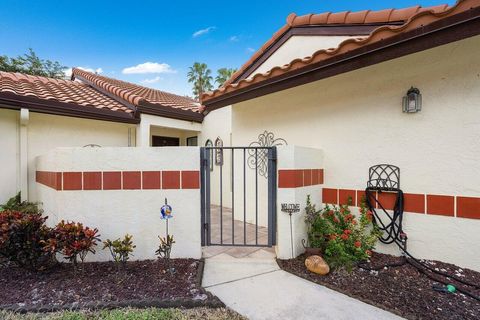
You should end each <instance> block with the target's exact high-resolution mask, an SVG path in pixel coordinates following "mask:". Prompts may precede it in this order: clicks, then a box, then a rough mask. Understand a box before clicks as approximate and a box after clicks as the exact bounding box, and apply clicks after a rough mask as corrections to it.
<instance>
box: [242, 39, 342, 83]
mask: <svg viewBox="0 0 480 320" xmlns="http://www.w3.org/2000/svg"><path fill="white" fill-rule="evenodd" d="M348 38H350V36H292V37H290V38H289V39H288V40H287V41H286V42H285V43H284V44H283V45H282V46H281V47H280V48H278V49H277V51H275V53H274V54H272V55H271V56H270V57H269V58H268V59H267V60H266V61H265V62H264V63H262V64H261V65H260V66H259V67H258V68H257V69H256V70H255V71H254V72H253V73H252V75H251V76H253V75H254V74H256V73H264V72H267V71H269V70H270V69H272V68H273V67H276V66H283V65H284V64H287V63H290V62H291V61H292V60H293V59H297V58H305V57H308V56H311V55H312V54H313V53H314V52H316V51H318V50H320V49H329V48H335V47H337V46H338V44H339V43H340V42H342V41H343V40H345V39H348ZM251 76H250V77H251Z"/></svg>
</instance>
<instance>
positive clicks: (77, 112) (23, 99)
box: [0, 92, 140, 124]
mask: <svg viewBox="0 0 480 320" xmlns="http://www.w3.org/2000/svg"><path fill="white" fill-rule="evenodd" d="M0 108H8V109H15V110H18V109H21V108H26V109H29V110H30V111H32V112H38V113H44V114H52V115H59V116H67V117H75V118H83V119H93V120H101V121H110V122H122V123H133V124H137V123H139V122H140V119H138V118H137V117H135V115H134V113H133V112H132V113H126V112H123V111H113V110H110V109H102V108H95V107H93V106H82V105H78V104H74V103H65V102H59V101H56V100H44V99H38V98H36V97H28V96H19V95H16V94H13V93H10V92H0Z"/></svg>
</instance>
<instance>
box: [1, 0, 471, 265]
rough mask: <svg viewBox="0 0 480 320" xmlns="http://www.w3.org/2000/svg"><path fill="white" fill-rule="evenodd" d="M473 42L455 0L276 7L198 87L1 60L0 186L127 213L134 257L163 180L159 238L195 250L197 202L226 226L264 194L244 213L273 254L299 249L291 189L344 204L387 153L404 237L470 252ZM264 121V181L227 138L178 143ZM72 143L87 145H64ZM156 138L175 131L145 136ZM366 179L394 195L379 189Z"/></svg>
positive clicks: (249, 134)
mask: <svg viewBox="0 0 480 320" xmlns="http://www.w3.org/2000/svg"><path fill="white" fill-rule="evenodd" d="M479 56H480V0H463V1H459V2H458V3H457V4H456V5H454V6H448V5H441V6H436V7H428V8H422V7H420V6H416V7H409V8H404V9H387V10H382V11H369V10H365V11H359V12H340V13H330V12H327V13H320V14H309V15H305V16H296V15H295V14H291V15H289V16H288V17H287V23H286V24H285V26H283V27H282V28H281V29H280V30H278V32H276V33H275V34H274V35H273V36H272V38H271V39H269V40H268V41H267V42H266V43H265V44H264V45H263V46H262V47H261V48H260V49H259V50H258V52H256V53H255V54H254V55H253V56H252V57H251V59H249V60H248V61H247V62H246V63H245V64H244V65H243V66H242V67H241V68H240V69H239V70H238V71H237V72H236V73H235V74H234V75H233V76H232V78H231V79H230V80H228V81H227V83H226V84H225V85H224V86H223V87H221V88H219V89H217V90H215V91H213V92H209V93H206V94H204V95H203V96H202V97H201V104H199V103H196V102H195V101H192V100H190V99H188V98H185V97H179V96H176V95H172V94H169V93H165V92H162V91H159V90H154V89H148V88H144V87H141V86H138V85H134V84H130V83H126V82H123V81H119V80H115V79H111V78H107V77H103V76H100V75H95V74H92V73H89V72H86V71H83V70H79V69H74V70H73V75H72V81H67V80H53V79H47V78H41V77H31V76H25V75H18V74H9V73H1V72H0V124H1V125H0V130H1V133H2V141H1V146H2V149H3V150H4V152H3V153H2V154H0V159H1V163H2V164H3V166H2V170H1V171H0V178H1V179H2V181H9V183H6V184H2V185H0V202H1V201H3V200H5V199H6V198H8V197H9V196H11V195H13V194H14V193H15V192H16V191H18V190H21V191H22V196H24V197H27V196H28V199H31V200H40V201H42V202H43V203H44V205H45V208H46V211H50V212H51V213H49V214H51V215H53V216H55V217H56V218H57V219H60V218H65V219H74V218H76V217H82V219H83V220H84V221H85V223H87V224H91V225H95V226H98V227H99V229H100V230H102V228H103V230H107V231H103V233H104V234H105V233H106V234H107V235H109V236H112V237H113V236H120V235H121V234H122V232H123V233H125V232H127V231H128V232H130V233H132V234H134V235H135V237H136V238H137V239H139V241H140V243H138V244H137V248H138V250H140V252H139V253H138V255H137V258H142V257H147V258H148V257H151V252H152V245H151V243H152V242H154V241H155V239H156V233H155V232H156V231H155V230H158V229H159V222H158V221H156V220H155V219H156V218H155V217H156V215H157V214H158V212H157V211H158V208H159V207H160V206H161V204H162V203H163V199H164V197H167V196H168V197H169V201H171V202H174V203H176V205H177V210H178V212H181V213H179V214H178V217H179V218H178V220H177V224H176V225H173V226H172V230H174V233H175V235H176V236H177V247H178V249H177V250H178V251H176V252H174V256H185V257H186V256H188V257H199V255H200V254H201V250H200V246H201V244H205V238H204V235H203V232H204V231H202V230H204V227H205V226H207V225H208V222H209V220H208V219H207V220H206V221H205V220H204V219H205V204H212V205H217V206H219V207H221V208H223V207H228V208H229V210H231V211H232V212H231V213H230V217H231V219H232V224H231V226H232V227H231V229H235V227H234V220H242V215H243V222H248V223H252V221H254V220H255V217H254V216H252V212H254V211H255V210H256V211H258V210H260V211H267V210H268V212H271V211H272V210H274V211H275V210H276V211H278V213H277V214H276V216H274V217H273V218H272V217H271V216H269V217H268V221H267V219H265V221H261V220H259V221H260V222H258V221H257V225H262V226H266V225H267V224H268V225H269V226H270V227H272V223H273V227H274V228H275V230H276V234H275V235H274V237H275V240H276V241H274V245H275V246H276V252H277V255H278V256H279V257H290V252H292V254H293V255H298V254H300V253H301V250H302V246H301V239H302V238H305V228H304V223H303V216H302V215H301V214H300V215H297V216H295V218H294V228H293V230H294V231H293V237H294V238H295V239H294V240H295V241H292V242H290V238H289V237H290V232H289V229H288V218H287V217H286V216H285V215H283V214H282V213H281V212H280V204H282V203H297V204H301V206H302V207H303V205H304V204H305V201H306V197H307V195H311V196H312V200H313V201H314V202H315V203H316V204H317V206H321V205H323V204H345V203H346V201H347V199H348V198H351V199H352V200H353V207H356V206H358V204H359V202H360V199H361V198H362V196H363V195H364V190H365V187H366V182H367V179H368V170H369V168H370V167H371V166H373V165H376V164H381V163H388V164H393V165H396V166H398V167H399V168H400V170H401V189H402V190H403V191H404V193H405V215H404V229H405V231H406V232H407V233H408V238H409V250H410V251H411V252H412V253H413V254H414V255H415V256H416V257H419V258H429V259H438V260H443V261H446V262H452V263H455V264H457V265H461V266H465V267H469V268H472V269H475V270H480V249H479V248H477V247H476V246H475V245H472V244H476V243H478V242H479V241H480V234H479V233H478V230H479V228H480V184H479V181H480V165H479V155H480V139H479V136H480V121H479V120H478V119H480V108H479V107H480V90H479V89H480V78H479V74H480V64H479V63H478V57H479ZM411 89H413V90H411ZM409 94H413V95H410V96H411V97H413V98H415V99H416V100H415V99H414V100H411V101H410V100H409ZM420 101H421V104H420V103H419V102H420ZM263 133H269V134H271V135H269V136H268V138H269V139H270V138H271V139H272V141H273V140H274V139H280V140H281V141H284V142H285V143H283V142H282V145H281V146H279V147H278V150H277V151H278V153H277V154H276V155H275V156H276V158H274V157H273V156H272V159H274V160H276V161H277V162H276V169H277V170H276V172H275V173H276V174H275V175H274V176H275V178H274V179H273V180H272V178H271V175H269V177H270V179H269V180H268V182H267V179H266V177H267V175H265V176H264V177H261V178H260V179H258V173H257V171H256V170H257V169H258V166H257V167H256V168H254V169H253V170H252V168H248V167H247V166H246V165H245V163H246V161H247V160H246V158H247V156H248V154H247V155H246V154H245V153H244V154H243V155H242V153H241V151H242V149H240V151H239V152H238V154H234V150H232V149H225V152H224V153H222V154H221V161H219V162H218V163H217V159H216V158H215V163H212V161H213V157H216V156H217V154H216V153H215V155H213V153H212V155H213V156H212V159H211V162H209V163H206V164H205V163H204V162H203V161H204V160H205V159H204V158H201V157H200V152H199V150H198V148H182V146H188V145H190V146H193V145H198V146H204V145H205V144H206V143H207V142H212V143H213V144H214V143H215V141H216V140H217V139H218V140H221V142H222V145H223V146H225V147H230V146H233V147H245V146H251V145H252V144H253V145H259V144H261V143H264V144H265V141H259V135H262V134H263ZM194 137H196V139H195V138H194ZM264 137H265V136H264ZM273 137H274V138H273ZM172 138H173V139H172ZM269 141H270V140H269ZM87 145H100V146H102V148H64V147H83V146H87ZM155 145H165V146H173V145H176V146H180V147H177V148H146V147H150V146H155ZM266 145H267V146H268V143H266ZM286 145H288V146H286ZM118 147H139V148H118ZM140 147H142V148H140ZM144 147H145V148H144ZM243 152H245V149H243ZM250 156H252V155H251V154H250ZM254 156H256V154H254ZM202 157H203V156H202ZM242 157H243V158H242ZM249 159H250V158H249ZM272 159H270V158H269V159H268V161H270V160H272ZM201 160H202V162H201ZM265 161H266V160H265ZM219 163H220V164H219ZM234 163H235V165H234ZM242 163H243V167H242V166H239V167H237V166H238V165H239V164H242ZM255 163H256V164H258V161H257V160H255ZM224 164H231V166H230V167H229V168H227V167H224V166H223V165H224ZM205 166H209V167H210V166H211V170H208V172H207V171H205V170H204V167H205ZM221 168H224V169H223V171H222V169H221ZM253 173H254V174H255V175H253ZM269 173H272V172H269ZM205 175H207V176H208V179H210V180H209V183H210V185H209V187H208V188H209V191H208V192H207V193H206V194H205V191H204V190H203V191H202V186H204V184H205V179H206V178H205ZM242 177H243V179H242ZM247 181H248V183H247ZM272 181H273V182H272ZM251 183H252V184H251ZM253 183H255V184H253ZM272 183H273V184H274V187H275V188H274V189H271V188H270V187H271V185H272ZM250 186H260V187H261V188H264V189H265V192H264V193H262V194H260V195H259V193H258V192H256V193H255V188H254V187H250ZM267 188H268V192H266V190H267ZM210 189H211V190H217V191H218V190H219V191H220V192H210V191H211V190H210ZM272 195H274V197H272ZM206 197H209V199H208V201H207V202H205V201H206V200H205V198H206ZM375 197H376V199H378V200H379V201H381V202H382V203H384V204H385V206H386V207H387V209H391V208H392V207H393V203H392V198H391V196H390V195H389V194H388V193H378V194H375ZM272 199H274V200H272ZM210 201H211V202H210ZM272 201H273V202H275V203H273V207H272ZM112 203H114V205H112ZM259 203H260V204H259ZM139 204H142V205H141V206H140V207H139ZM254 204H255V205H256V208H252V207H251V206H252V205H254ZM275 205H276V206H275ZM272 208H273V209H272ZM233 211H234V212H233ZM276 211H275V212H276ZM182 213H183V214H182ZM113 216H115V220H114V222H112V217H113ZM270 218H272V219H274V221H273V222H272V221H270ZM247 220H248V221H247ZM270 227H269V228H270ZM129 228H130V230H126V229H129ZM132 229H133V230H132ZM269 230H270V229H269ZM269 232H270V231H269ZM269 235H270V234H269ZM237 236H238V234H237ZM231 238H234V236H233V235H232V237H231ZM232 242H233V240H232ZM207 243H208V241H207ZM290 243H292V245H291V244H290ZM240 245H241V244H240ZM467 248H468V249H467ZM378 249H379V250H381V251H384V252H390V253H395V254H398V253H399V251H398V249H396V248H395V247H393V246H384V245H380V246H379V248H378ZM149 252H150V254H149Z"/></svg>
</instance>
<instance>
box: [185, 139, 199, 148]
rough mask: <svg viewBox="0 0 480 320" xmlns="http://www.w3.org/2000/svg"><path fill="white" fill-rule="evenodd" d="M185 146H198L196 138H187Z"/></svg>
mask: <svg viewBox="0 0 480 320" xmlns="http://www.w3.org/2000/svg"><path fill="white" fill-rule="evenodd" d="M187 146H189V147H196V146H198V137H190V138H187Z"/></svg>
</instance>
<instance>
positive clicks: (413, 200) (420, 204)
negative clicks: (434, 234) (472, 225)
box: [322, 188, 480, 219]
mask: <svg viewBox="0 0 480 320" xmlns="http://www.w3.org/2000/svg"><path fill="white" fill-rule="evenodd" d="M403 196H404V211H405V212H412V213H421V214H432V215H441V216H449V217H457V218H470V219H480V197H464V196H448V195H433V194H419V193H404V194H403ZM349 197H350V198H351V199H352V203H353V204H354V205H355V206H357V207H359V206H360V202H361V201H362V198H364V197H365V190H350V189H335V188H323V189H322V199H323V203H328V204H339V205H343V204H347V202H348V198H349ZM373 198H375V199H377V200H378V201H379V202H380V203H382V205H383V206H384V207H385V209H387V210H392V209H393V206H394V205H395V195H394V193H389V192H381V193H374V194H373ZM373 198H372V202H373V203H375V204H376V201H374V199H373ZM455 204H456V205H455Z"/></svg>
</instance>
